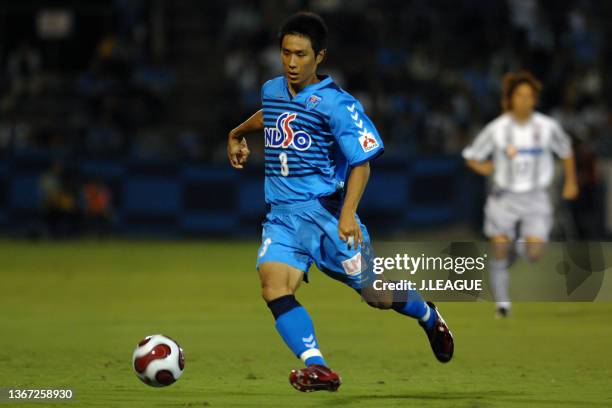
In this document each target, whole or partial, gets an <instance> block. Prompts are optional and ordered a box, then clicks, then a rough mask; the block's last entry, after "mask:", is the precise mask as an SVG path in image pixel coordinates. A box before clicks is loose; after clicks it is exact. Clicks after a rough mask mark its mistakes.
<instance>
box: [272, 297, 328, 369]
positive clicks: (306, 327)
mask: <svg viewBox="0 0 612 408" xmlns="http://www.w3.org/2000/svg"><path fill="white" fill-rule="evenodd" d="M268 307H269V308H270V310H271V311H272V314H273V315H274V319H276V330H278V333H279V334H280V335H281V337H282V338H283V340H284V341H285V343H286V344H287V346H289V348H290V349H291V351H293V354H295V355H296V356H297V357H298V358H300V359H301V360H302V361H303V362H304V364H306V366H310V365H313V364H318V365H323V366H327V364H326V363H325V360H324V359H323V355H322V354H321V351H319V344H318V343H317V338H316V337H315V332H314V326H313V324H312V320H311V319H310V316H309V315H308V312H307V311H306V309H304V308H303V307H302V305H300V303H299V302H298V301H297V300H296V299H295V296H293V295H286V296H281V297H279V298H277V299H274V300H272V301H271V302H269V303H268Z"/></svg>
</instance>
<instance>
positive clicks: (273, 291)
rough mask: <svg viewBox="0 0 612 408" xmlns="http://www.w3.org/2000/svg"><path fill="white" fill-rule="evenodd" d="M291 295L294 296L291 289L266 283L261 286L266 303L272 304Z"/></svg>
mask: <svg viewBox="0 0 612 408" xmlns="http://www.w3.org/2000/svg"><path fill="white" fill-rule="evenodd" d="M291 294H293V292H292V291H291V288H289V287H286V286H278V285H272V284H267V283H265V282H262V284H261V297H262V298H263V300H264V301H265V302H271V301H273V300H274V299H277V298H279V297H281V296H285V295H291Z"/></svg>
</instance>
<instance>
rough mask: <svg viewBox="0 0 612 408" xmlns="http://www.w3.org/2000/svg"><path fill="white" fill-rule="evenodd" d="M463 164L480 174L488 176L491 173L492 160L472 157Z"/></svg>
mask: <svg viewBox="0 0 612 408" xmlns="http://www.w3.org/2000/svg"><path fill="white" fill-rule="evenodd" d="M465 164H466V165H467V166H468V167H469V168H470V169H471V170H472V171H473V172H475V173H477V174H480V175H481V176H485V177H487V176H490V175H491V174H493V161H492V160H484V161H478V160H474V159H467V160H466V161H465Z"/></svg>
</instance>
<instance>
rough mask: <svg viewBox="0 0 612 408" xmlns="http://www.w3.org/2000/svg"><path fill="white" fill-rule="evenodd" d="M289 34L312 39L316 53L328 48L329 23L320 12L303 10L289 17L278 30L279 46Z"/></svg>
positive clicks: (311, 42)
mask: <svg viewBox="0 0 612 408" xmlns="http://www.w3.org/2000/svg"><path fill="white" fill-rule="evenodd" d="M287 34H297V35H301V36H304V37H306V38H308V39H309V40H310V44H312V49H313V50H314V53H315V55H317V54H319V52H320V51H321V50H324V49H326V48H327V25H326V24H325V21H323V19H322V18H321V16H319V15H318V14H315V13H311V12H307V11H301V12H299V13H296V14H294V15H292V16H290V17H288V18H287V19H286V20H285V21H284V22H283V24H282V25H281V27H280V30H279V32H278V43H279V46H282V44H283V38H285V36H286V35H287Z"/></svg>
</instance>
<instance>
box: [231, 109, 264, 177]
mask: <svg viewBox="0 0 612 408" xmlns="http://www.w3.org/2000/svg"><path fill="white" fill-rule="evenodd" d="M263 128H264V121H263V110H261V109H260V110H258V111H257V112H255V113H254V114H253V115H251V117H250V118H248V119H247V120H246V121H244V122H242V123H241V124H240V125H239V126H238V127H236V128H234V129H232V130H231V131H230V132H229V135H228V137H227V157H228V159H229V161H230V164H231V165H232V167H234V168H235V169H242V168H243V167H244V164H245V163H246V161H247V158H248V157H249V154H250V153H251V152H250V151H249V148H248V146H247V143H246V139H245V138H244V136H246V135H247V134H249V133H252V132H256V131H258V130H262V129H263Z"/></svg>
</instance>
